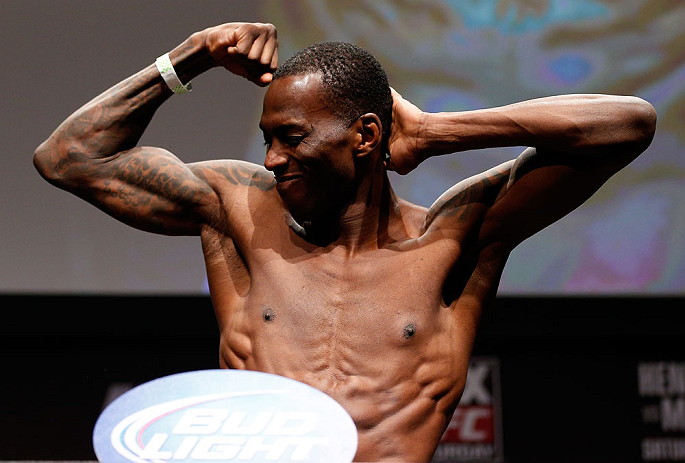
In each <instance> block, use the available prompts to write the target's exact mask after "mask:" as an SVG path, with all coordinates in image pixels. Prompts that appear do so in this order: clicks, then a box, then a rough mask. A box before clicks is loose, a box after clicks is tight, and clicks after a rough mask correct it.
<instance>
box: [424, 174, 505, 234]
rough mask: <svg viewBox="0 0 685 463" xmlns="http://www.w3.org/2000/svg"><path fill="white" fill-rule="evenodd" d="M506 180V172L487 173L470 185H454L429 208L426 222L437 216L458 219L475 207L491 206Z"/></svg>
mask: <svg viewBox="0 0 685 463" xmlns="http://www.w3.org/2000/svg"><path fill="white" fill-rule="evenodd" d="M508 178H509V175H508V172H503V171H499V172H489V173H487V174H483V175H481V176H480V178H477V179H475V180H474V182H472V183H470V184H467V185H463V186H461V187H460V185H455V186H454V187H453V188H452V190H453V191H448V192H446V193H445V194H444V195H442V196H441V197H440V198H439V199H438V200H437V201H436V202H435V203H434V204H433V205H432V206H431V208H430V210H429V212H428V216H427V217H426V222H427V223H430V222H431V221H433V220H434V219H435V218H436V217H437V216H455V217H456V218H459V217H462V216H464V215H467V214H469V213H470V212H472V211H473V209H474V208H475V207H479V206H485V207H487V206H491V205H492V204H494V202H495V201H496V200H497V197H498V196H499V194H500V192H501V191H502V188H503V187H504V185H506V182H507V180H508Z"/></svg>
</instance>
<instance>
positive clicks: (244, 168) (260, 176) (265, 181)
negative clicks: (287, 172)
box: [212, 162, 276, 191]
mask: <svg viewBox="0 0 685 463" xmlns="http://www.w3.org/2000/svg"><path fill="white" fill-rule="evenodd" d="M212 170H213V171H214V172H216V173H218V174H220V175H222V176H223V177H225V178H226V180H228V181H229V182H231V183H232V184H233V185H245V186H253V187H257V188H259V189H260V190H262V191H269V190H273V189H274V188H275V187H276V181H275V180H274V177H273V175H270V174H269V173H268V172H266V171H265V170H264V169H260V168H258V167H257V168H256V167H254V166H250V165H249V164H243V163H240V162H231V163H226V164H222V165H218V166H213V167H212Z"/></svg>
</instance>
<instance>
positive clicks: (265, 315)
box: [262, 307, 276, 323]
mask: <svg viewBox="0 0 685 463" xmlns="http://www.w3.org/2000/svg"><path fill="white" fill-rule="evenodd" d="M275 318H276V313H275V312H274V311H273V309H272V308H271V307H264V311H263V312H262V319H264V322H265V323H271V322H272V321H274V319H275Z"/></svg>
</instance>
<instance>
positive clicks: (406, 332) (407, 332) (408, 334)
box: [404, 323, 416, 339]
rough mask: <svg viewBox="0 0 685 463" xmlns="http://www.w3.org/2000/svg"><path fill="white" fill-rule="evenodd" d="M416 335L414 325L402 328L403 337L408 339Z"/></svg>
mask: <svg viewBox="0 0 685 463" xmlns="http://www.w3.org/2000/svg"><path fill="white" fill-rule="evenodd" d="M415 334H416V325H414V324H413V323H410V324H408V325H407V326H405V327H404V337H405V338H407V339H409V338H411V337H412V336H414V335H415Z"/></svg>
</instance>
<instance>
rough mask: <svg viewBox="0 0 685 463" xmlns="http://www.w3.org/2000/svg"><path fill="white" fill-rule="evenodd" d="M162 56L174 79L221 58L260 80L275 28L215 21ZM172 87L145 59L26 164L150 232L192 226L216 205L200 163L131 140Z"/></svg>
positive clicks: (267, 72) (266, 78) (188, 230)
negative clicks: (216, 23)
mask: <svg viewBox="0 0 685 463" xmlns="http://www.w3.org/2000/svg"><path fill="white" fill-rule="evenodd" d="M170 58H171V61H172V63H173V65H174V67H175V69H176V72H177V74H178V75H179V77H180V79H181V81H182V82H188V81H190V80H191V79H192V78H193V77H195V76H197V75H199V74H201V73H202V72H205V71H207V70H208V69H210V68H213V67H218V66H222V67H224V68H226V69H227V70H229V71H231V72H233V73H234V74H238V75H240V76H242V77H245V78H247V79H249V80H251V81H252V82H254V83H256V84H258V85H261V86H264V85H268V83H269V82H270V81H271V72H272V71H273V70H274V69H275V68H276V65H277V41H276V30H275V28H274V27H273V26H272V25H270V24H248V23H230V24H223V25H220V26H216V27H212V28H208V29H205V30H203V31H201V32H197V33H195V34H193V35H192V36H191V37H189V38H188V39H187V40H186V41H185V42H183V43H182V44H181V45H180V46H178V47H177V48H175V49H174V50H172V51H171V52H170ZM172 94H173V93H172V92H171V90H169V88H168V87H167V85H166V83H165V82H164V81H163V80H162V78H161V76H160V74H159V72H158V71H157V69H156V67H155V65H154V64H151V65H150V66H148V67H147V68H145V69H143V70H142V71H140V72H138V73H137V74H135V75H133V76H131V77H129V78H128V79H126V80H124V81H123V82H121V83H119V84H117V85H115V86H114V87H112V88H111V89H109V90H107V91H105V92H104V93H102V94H101V95H99V96H97V97H96V98H94V99H93V100H92V101H90V102H89V103H87V104H86V105H84V106H83V107H81V108H80V109H78V110H77V111H76V112H75V113H74V114H72V115H71V116H69V117H68V118H67V119H66V120H65V121H64V122H63V123H62V124H61V125H60V126H59V127H58V128H57V130H55V132H54V133H53V134H52V135H51V136H50V137H49V138H48V139H47V140H46V141H45V142H43V143H42V144H41V145H40V146H39V147H38V149H37V150H36V153H35V155H34V165H35V166H36V168H37V169H38V171H39V172H40V173H41V175H42V176H43V177H45V178H46V179H47V180H48V181H49V182H51V183H53V184H54V185H56V186H58V187H60V188H63V189H65V190H67V191H70V192H72V193H74V194H76V195H78V196H80V197H81V198H83V199H85V200H86V201H89V202H91V203H92V204H94V205H96V206H97V207H99V208H101V209H102V210H104V211H105V212H107V213H108V214H110V215H112V216H113V217H115V218H117V219H119V220H121V221H122V222H124V223H127V224H129V225H132V226H134V227H136V228H140V229H143V230H147V231H152V232H156V233H164V234H190V235H195V234H198V233H199V229H200V225H201V224H202V223H203V221H205V220H206V219H207V217H209V216H212V215H213V214H216V213H217V210H216V209H217V206H218V198H217V195H216V193H215V191H214V189H213V188H212V187H211V186H210V184H209V183H208V181H207V178H206V176H205V175H204V174H203V172H204V170H203V168H201V167H200V166H199V165H187V164H184V163H183V162H181V161H180V160H179V159H178V158H176V157H175V156H174V155H172V154H171V153H169V152H168V151H166V150H163V149H160V148H153V147H136V144H137V143H138V140H139V139H140V137H141V136H142V134H143V132H144V131H145V129H146V127H147V125H148V124H149V122H150V120H151V119H152V116H153V115H154V113H155V111H156V110H157V108H159V106H160V105H161V104H162V103H164V101H166V100H167V99H168V98H169V97H170V96H171V95H172Z"/></svg>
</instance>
